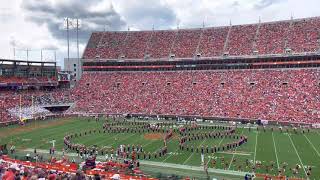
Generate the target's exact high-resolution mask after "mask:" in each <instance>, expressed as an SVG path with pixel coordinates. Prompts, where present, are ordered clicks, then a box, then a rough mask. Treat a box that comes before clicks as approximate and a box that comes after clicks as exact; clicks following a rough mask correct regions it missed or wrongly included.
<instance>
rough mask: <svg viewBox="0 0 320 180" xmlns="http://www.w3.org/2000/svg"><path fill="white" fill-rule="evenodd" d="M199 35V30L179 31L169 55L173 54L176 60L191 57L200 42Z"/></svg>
mask: <svg viewBox="0 0 320 180" xmlns="http://www.w3.org/2000/svg"><path fill="white" fill-rule="evenodd" d="M200 35H201V29H198V30H179V31H178V35H177V38H176V40H175V44H174V46H173V49H172V51H171V53H173V54H175V57H178V58H179V57H181V58H183V57H193V56H194V54H195V52H196V48H197V44H198V43H199V40H200Z"/></svg>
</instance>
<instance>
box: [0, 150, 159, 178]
mask: <svg viewBox="0 0 320 180" xmlns="http://www.w3.org/2000/svg"><path fill="white" fill-rule="evenodd" d="M85 163H86V162H83V163H81V164H80V166H82V165H84V164H85ZM80 168H81V167H80ZM80 168H79V169H78V165H77V164H75V163H72V162H69V161H68V160H67V159H62V160H55V158H52V159H51V160H50V161H49V162H37V163H36V162H30V161H20V160H14V159H11V158H9V157H7V156H2V157H1V156H0V179H3V180H13V179H22V180H38V179H39V180H42V179H43V180H45V179H48V180H62V179H71V180H73V179H74V180H91V179H94V180H100V179H113V180H119V179H143V180H148V179H150V180H151V179H153V178H148V177H146V176H145V175H144V174H143V172H142V171H141V170H140V169H139V168H138V167H136V166H133V165H131V162H130V161H124V162H122V163H120V162H115V161H107V162H97V161H96V162H95V166H94V169H80Z"/></svg>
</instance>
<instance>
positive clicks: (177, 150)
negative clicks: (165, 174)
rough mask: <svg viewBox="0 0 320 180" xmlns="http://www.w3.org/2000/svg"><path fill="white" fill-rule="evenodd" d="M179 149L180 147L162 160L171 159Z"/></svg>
mask: <svg viewBox="0 0 320 180" xmlns="http://www.w3.org/2000/svg"><path fill="white" fill-rule="evenodd" d="M177 151H178V148H177V149H176V150H175V151H174V152H173V153H172V154H170V155H169V156H167V157H166V158H165V159H164V160H163V161H162V162H165V161H166V160H167V159H169V158H170V157H171V156H172V155H173V154H174V153H176V152H177Z"/></svg>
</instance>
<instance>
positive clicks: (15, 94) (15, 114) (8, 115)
mask: <svg viewBox="0 0 320 180" xmlns="http://www.w3.org/2000/svg"><path fill="white" fill-rule="evenodd" d="M69 102H70V100H69V94H68V91H65V90H64V89H57V90H50V91H45V90H20V91H16V90H6V91H0V123H5V122H10V121H17V120H18V119H19V118H20V117H19V116H20V113H22V115H23V116H24V115H26V114H28V115H30V114H32V113H33V112H25V111H34V110H35V109H37V107H38V106H39V105H45V104H60V103H69ZM32 106H35V107H32ZM20 107H22V108H24V109H23V112H20ZM28 107H29V108H28ZM30 107H31V108H30ZM23 116H22V118H23Z"/></svg>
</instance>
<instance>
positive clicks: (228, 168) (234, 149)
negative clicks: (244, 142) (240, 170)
mask: <svg viewBox="0 0 320 180" xmlns="http://www.w3.org/2000/svg"><path fill="white" fill-rule="evenodd" d="M242 133H243V129H242V131H241V134H242ZM238 147H239V146H237V147H236V149H234V150H233V152H236V151H237V149H238ZM234 155H235V154H233V155H232V158H231V161H230V163H229V167H228V170H229V169H230V168H231V164H232V162H233V159H234Z"/></svg>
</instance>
